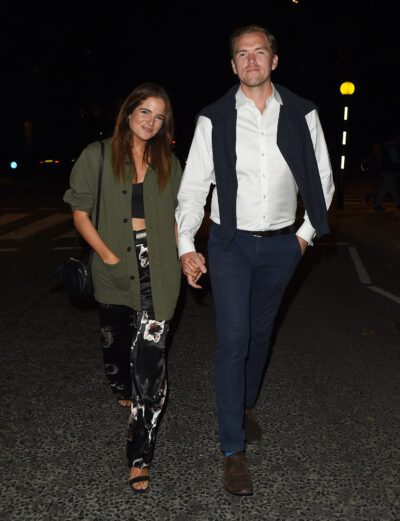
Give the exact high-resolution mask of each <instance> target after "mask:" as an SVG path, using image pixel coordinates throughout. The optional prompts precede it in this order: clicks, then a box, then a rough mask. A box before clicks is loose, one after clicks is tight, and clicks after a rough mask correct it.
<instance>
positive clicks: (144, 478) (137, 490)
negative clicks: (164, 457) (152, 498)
mask: <svg viewBox="0 0 400 521" xmlns="http://www.w3.org/2000/svg"><path fill="white" fill-rule="evenodd" d="M141 481H150V476H136V478H132V479H130V480H129V486H130V487H131V489H132V491H133V492H135V493H137V494H143V492H146V491H147V489H148V488H149V487H148V486H147V487H146V488H134V487H132V485H133V484H135V483H140V482H141Z"/></svg>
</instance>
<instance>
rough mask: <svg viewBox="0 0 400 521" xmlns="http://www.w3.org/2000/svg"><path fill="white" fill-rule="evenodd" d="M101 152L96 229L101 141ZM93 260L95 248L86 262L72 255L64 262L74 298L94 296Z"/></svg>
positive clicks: (66, 282)
mask: <svg viewBox="0 0 400 521" xmlns="http://www.w3.org/2000/svg"><path fill="white" fill-rule="evenodd" d="M100 145H101V154H100V167H99V179H98V183H97V205H96V225H95V228H96V230H97V229H98V226H99V215H100V195H101V184H102V178H103V165H104V143H103V141H100ZM92 260H93V249H92V248H91V249H90V255H89V258H88V260H87V262H85V261H84V260H82V259H76V258H75V257H70V258H69V259H67V260H66V261H64V263H63V270H62V278H63V284H64V287H65V289H66V290H67V293H68V295H69V296H70V297H71V298H73V299H78V300H82V299H88V298H90V297H93V293H94V287H93V281H92V271H91V265H92Z"/></svg>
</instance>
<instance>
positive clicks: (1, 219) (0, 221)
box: [0, 213, 29, 226]
mask: <svg viewBox="0 0 400 521" xmlns="http://www.w3.org/2000/svg"><path fill="white" fill-rule="evenodd" d="M28 215H29V213H6V214H5V215H0V226H4V225H5V224H9V223H13V222H15V221H19V219H23V218H24V217H27V216H28Z"/></svg>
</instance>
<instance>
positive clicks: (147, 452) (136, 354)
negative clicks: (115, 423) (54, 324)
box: [99, 231, 169, 468]
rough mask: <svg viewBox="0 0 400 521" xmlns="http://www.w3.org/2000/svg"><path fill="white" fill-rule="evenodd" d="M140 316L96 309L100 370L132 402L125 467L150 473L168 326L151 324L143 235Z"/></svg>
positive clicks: (109, 307) (116, 308)
mask: <svg viewBox="0 0 400 521" xmlns="http://www.w3.org/2000/svg"><path fill="white" fill-rule="evenodd" d="M134 234H135V245H136V258H137V262H138V268H139V276H140V295H141V306H142V310H141V311H134V310H132V309H130V308H129V307H127V306H121V305H116V304H99V315H100V323H101V331H102V348H103V357H104V366H105V372H106V375H107V378H108V380H109V383H110V385H111V388H112V389H113V391H115V392H119V393H120V395H121V396H123V397H125V398H129V399H131V400H132V406H131V414H130V417H129V422H128V440H127V459H128V465H129V467H132V466H134V467H141V468H142V467H148V466H149V465H150V463H151V460H152V458H153V453H154V445H155V436H156V431H157V426H158V423H159V418H160V413H161V411H162V408H163V405H164V402H165V397H166V392H167V381H166V370H165V356H164V353H165V342H166V337H167V334H168V330H169V321H166V320H164V321H157V320H154V310H153V305H152V297H151V286H150V269H149V257H148V248H147V240H146V233H145V232H144V231H141V232H134Z"/></svg>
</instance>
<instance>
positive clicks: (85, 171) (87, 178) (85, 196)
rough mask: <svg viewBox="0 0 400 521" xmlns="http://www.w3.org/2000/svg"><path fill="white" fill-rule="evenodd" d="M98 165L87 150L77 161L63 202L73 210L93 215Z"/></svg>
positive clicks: (86, 149) (87, 149)
mask: <svg viewBox="0 0 400 521" xmlns="http://www.w3.org/2000/svg"><path fill="white" fill-rule="evenodd" d="M97 170H98V164H97V165H96V164H95V162H94V161H93V153H90V150H89V147H87V148H85V149H84V150H83V152H82V153H81V155H80V156H79V157H78V159H77V160H76V162H75V164H74V166H73V168H72V171H71V175H70V179H69V185H70V188H69V189H68V190H67V191H66V192H65V194H64V197H63V200H64V202H66V203H67V204H69V205H70V207H71V210H72V211H74V210H81V211H84V212H87V213H88V214H89V215H91V213H92V210H93V208H94V205H95V197H96V190H97V185H96V175H97Z"/></svg>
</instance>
